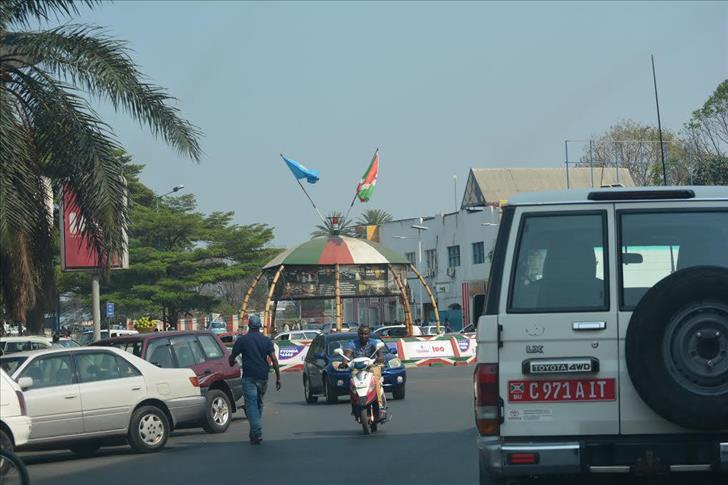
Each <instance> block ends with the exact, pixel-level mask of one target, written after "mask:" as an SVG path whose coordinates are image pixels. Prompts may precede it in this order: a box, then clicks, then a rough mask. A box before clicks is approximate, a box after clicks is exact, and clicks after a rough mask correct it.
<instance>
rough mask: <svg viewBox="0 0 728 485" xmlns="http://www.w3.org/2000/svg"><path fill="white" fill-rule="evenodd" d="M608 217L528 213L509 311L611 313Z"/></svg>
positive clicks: (519, 242)
mask: <svg viewBox="0 0 728 485" xmlns="http://www.w3.org/2000/svg"><path fill="white" fill-rule="evenodd" d="M605 228H606V213H604V212H603V211H602V212H598V213H594V212H591V213H586V212H585V213H573V214H567V215H565V214H564V213H563V212H561V213H559V214H558V215H556V214H553V215H551V214H531V215H528V214H527V215H525V216H524V217H523V220H522V222H521V229H520V233H519V241H518V245H517V254H516V259H515V264H514V267H515V270H514V271H513V274H512V276H511V294H510V300H509V302H510V303H509V311H511V312H513V313H549V312H552V313H553V312H576V311H601V310H607V309H608V308H609V299H608V296H609V292H608V286H607V272H606V267H607V266H608V265H607V264H606V254H607V253H606V252H605V251H604V248H605V247H606V242H605V235H606V234H605V232H606V231H605Z"/></svg>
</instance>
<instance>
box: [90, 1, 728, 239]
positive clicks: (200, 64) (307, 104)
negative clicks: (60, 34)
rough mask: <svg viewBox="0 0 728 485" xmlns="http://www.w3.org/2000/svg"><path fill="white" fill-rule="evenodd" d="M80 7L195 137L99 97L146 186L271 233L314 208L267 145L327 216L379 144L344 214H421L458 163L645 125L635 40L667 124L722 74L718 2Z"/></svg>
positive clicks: (449, 201) (448, 189)
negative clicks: (168, 97) (174, 190)
mask: <svg viewBox="0 0 728 485" xmlns="http://www.w3.org/2000/svg"><path fill="white" fill-rule="evenodd" d="M80 21H83V22H90V23H94V24H98V25H101V26H105V27H107V28H108V29H109V31H110V32H111V33H112V34H113V35H114V36H116V37H119V38H123V39H126V40H128V42H129V45H130V47H131V48H132V49H133V51H134V54H133V56H134V59H135V60H136V61H137V62H138V63H139V64H140V65H141V66H142V69H143V71H144V72H145V73H146V74H147V75H148V76H149V78H150V79H151V80H152V81H154V82H155V83H158V84H160V85H162V86H165V87H166V88H168V89H169V90H170V91H171V93H172V94H173V95H175V96H176V97H178V98H179V99H180V105H179V106H180V108H181V109H182V111H183V113H184V115H185V116H186V117H188V119H190V120H191V121H192V122H193V123H195V124H196V125H198V126H199V127H200V128H201V129H202V130H203V131H204V132H205V137H204V140H203V147H204V151H205V156H204V159H203V160H202V163H201V164H199V165H197V164H194V163H192V162H190V161H189V160H186V159H183V158H181V157H179V156H178V155H177V154H176V153H175V152H174V151H173V150H171V149H170V148H169V147H167V146H166V145H165V144H164V143H162V142H161V141H158V140H155V139H154V137H153V136H152V135H150V134H149V133H148V132H146V131H144V130H142V129H140V128H139V127H138V125H137V124H136V123H134V122H133V121H131V119H130V118H129V117H127V116H124V115H118V116H117V115H114V114H112V111H111V109H110V108H108V107H103V106H102V107H101V108H100V111H101V112H102V113H103V114H104V116H106V117H107V119H109V121H110V122H111V123H112V125H113V126H114V128H115V130H116V132H117V134H118V136H119V138H120V139H121V141H122V142H123V144H124V145H125V146H126V147H127V149H128V150H129V152H131V153H132V154H133V155H134V157H135V159H136V161H138V162H140V163H145V164H146V165H147V168H146V169H145V171H144V174H143V180H144V182H145V183H146V184H147V185H150V186H151V187H152V188H153V189H155V190H156V191H158V192H159V193H161V192H165V191H167V190H169V188H170V187H172V186H174V185H176V184H184V185H185V187H186V189H185V191H186V192H188V193H194V194H196V195H197V197H198V201H199V205H200V209H201V210H203V211H205V212H210V211H213V210H233V211H235V213H236V221H237V222H239V223H253V222H265V223H268V224H270V225H272V226H274V227H275V233H276V241H275V242H276V244H278V245H281V246H283V245H291V244H295V243H297V242H302V241H304V240H306V239H307V238H308V235H309V232H310V231H311V229H312V226H313V225H314V224H316V223H317V217H316V216H315V213H314V212H313V210H312V209H311V207H310V205H309V203H308V201H307V200H306V198H305V196H304V195H303V193H302V192H301V190H300V189H299V187H298V185H297V184H296V183H295V181H294V179H293V177H292V176H291V174H290V172H289V171H288V169H287V168H286V166H285V165H284V164H283V162H282V161H281V160H280V158H279V156H278V154H279V153H284V154H285V155H287V156H289V157H291V158H294V159H296V160H298V161H300V162H301V163H303V164H304V165H306V166H308V167H309V168H315V169H318V170H320V171H321V181H320V182H319V183H317V184H316V185H310V186H307V187H308V188H310V193H311V195H312V196H313V198H314V200H316V202H317V203H318V204H319V206H320V207H321V210H322V211H324V212H326V211H329V210H332V209H339V210H345V209H346V208H347V207H348V204H349V202H350V201H351V198H352V196H353V193H354V189H355V186H356V183H357V182H358V180H359V178H360V177H361V175H362V173H363V171H364V170H365V168H366V166H367V164H368V163H369V160H370V158H371V156H372V153H373V152H374V149H375V148H376V147H377V146H381V155H382V158H381V170H380V177H379V182H378V184H377V189H376V192H375V194H374V197H373V199H372V201H371V202H369V204H367V205H360V204H358V203H357V205H356V206H355V207H354V210H353V212H352V214H353V215H355V216H356V215H358V214H359V213H360V212H361V210H363V209H366V208H382V209H385V210H387V211H389V212H390V213H392V214H393V215H394V216H395V218H405V217H415V216H419V215H431V214H435V213H439V212H443V211H451V210H453V207H454V204H455V203H454V200H453V199H454V194H453V179H452V176H453V175H457V177H458V181H457V184H458V185H457V189H458V195H457V198H458V203H459V199H460V198H461V197H462V191H463V189H464V186H465V181H466V178H467V173H468V169H469V168H470V167H556V166H562V164H563V161H564V139H584V138H587V137H589V136H591V135H595V134H598V133H601V132H603V131H605V130H606V129H608V128H609V126H610V125H611V124H613V123H615V122H616V121H618V120H620V119H627V118H629V119H634V120H636V121H640V122H643V123H652V124H656V121H655V119H656V118H655V105H654V94H653V88H652V73H651V68H650V53H654V54H655V59H656V65H657V74H658V87H659V92H660V102H661V109H662V120H663V126H664V127H666V128H669V129H672V130H679V129H680V128H681V127H682V124H683V123H684V122H685V121H687V120H688V118H689V117H690V113H691V112H692V111H693V110H694V109H696V108H697V107H699V106H700V105H702V103H703V102H704V101H705V99H706V98H707V97H708V96H709V95H710V94H711V93H712V91H713V90H714V89H715V88H716V86H717V85H718V83H719V82H721V81H722V80H724V79H726V78H728V3H698V2H685V3H680V2H648V3H617V2H605V3H596V2H584V3H576V2H567V3H544V2H538V3H507V4H506V3H476V2H464V3H453V2H448V3H436V2H424V3H416V2H402V3H392V2H386V3H385V2H370V3H354V2H342V3H333V2H323V3H304V2H292V3H283V2H281V3H253V2H201V1H200V2H191V1H187V2H172V1H165V2H157V3H155V2H131V1H118V2H117V3H115V4H108V5H102V6H100V7H98V8H97V10H96V11H95V12H90V13H89V12H88V11H84V14H83V15H82V17H81V18H80ZM573 149H574V150H575V151H577V147H573Z"/></svg>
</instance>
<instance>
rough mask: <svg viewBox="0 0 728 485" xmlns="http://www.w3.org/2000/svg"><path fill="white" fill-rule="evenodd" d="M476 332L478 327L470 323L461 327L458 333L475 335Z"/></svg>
mask: <svg viewBox="0 0 728 485" xmlns="http://www.w3.org/2000/svg"><path fill="white" fill-rule="evenodd" d="M476 330H478V325H477V324H475V323H471V324H470V325H466V326H465V327H463V329H462V330H460V333H475V331H476Z"/></svg>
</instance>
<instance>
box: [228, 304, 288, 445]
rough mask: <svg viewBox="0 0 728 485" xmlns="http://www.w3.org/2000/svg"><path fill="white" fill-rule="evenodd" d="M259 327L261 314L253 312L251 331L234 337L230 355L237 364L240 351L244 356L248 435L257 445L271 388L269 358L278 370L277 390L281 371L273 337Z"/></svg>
mask: <svg viewBox="0 0 728 485" xmlns="http://www.w3.org/2000/svg"><path fill="white" fill-rule="evenodd" d="M260 327H261V323H260V317H258V316H257V315H251V316H250V318H249V320H248V333H247V334H245V335H243V336H241V337H239V338H238V339H237V340H236V341H235V344H234V345H233V351H232V353H231V354H230V357H229V358H228V362H229V364H230V365H231V366H232V365H235V358H236V357H237V356H238V355H240V356H241V357H242V367H243V377H242V379H243V397H244V398H245V414H246V415H247V416H248V423H249V424H250V432H249V434H248V436H249V438H250V443H251V444H254V445H257V444H260V443H261V442H262V441H263V425H262V418H263V397H264V396H265V391H266V390H267V388H268V373H269V371H270V364H269V363H268V361H269V359H270V363H271V364H272V365H273V370H274V371H275V373H276V391H279V390H280V389H281V372H280V369H279V368H278V359H277V358H276V352H275V347H274V346H273V341H272V340H271V339H269V338H268V337H266V336H265V335H263V334H262V333H261V332H260Z"/></svg>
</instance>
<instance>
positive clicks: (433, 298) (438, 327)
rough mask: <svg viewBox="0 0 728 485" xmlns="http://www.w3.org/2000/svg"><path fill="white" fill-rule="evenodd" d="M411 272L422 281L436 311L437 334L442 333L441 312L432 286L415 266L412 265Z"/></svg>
mask: <svg viewBox="0 0 728 485" xmlns="http://www.w3.org/2000/svg"><path fill="white" fill-rule="evenodd" d="M410 270H411V271H412V272H413V273H414V274H415V275H416V276H417V279H419V280H420V284H421V285H422V286H423V287H424V288H425V290H426V291H427V294H428V295H430V301H431V302H432V309H433V310H434V311H435V325H436V326H437V332H438V333H439V332H440V311H439V310H438V309H437V300H436V299H435V295H434V294H433V293H432V290H431V289H430V285H428V284H427V282H426V281H425V279H424V278H423V277H422V275H421V274H420V272H419V271H417V268H415V265H414V264H410Z"/></svg>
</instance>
